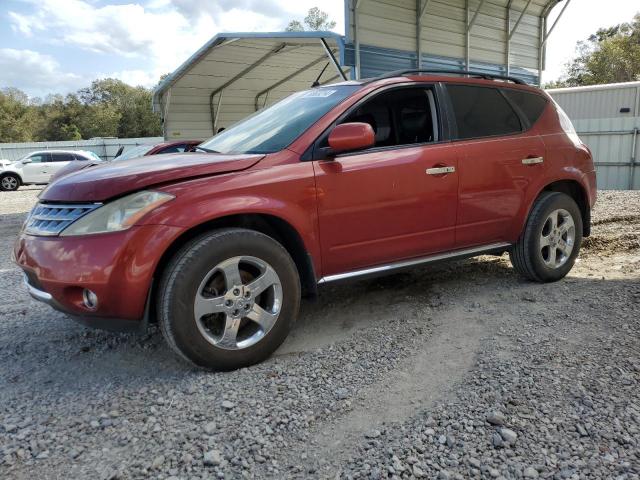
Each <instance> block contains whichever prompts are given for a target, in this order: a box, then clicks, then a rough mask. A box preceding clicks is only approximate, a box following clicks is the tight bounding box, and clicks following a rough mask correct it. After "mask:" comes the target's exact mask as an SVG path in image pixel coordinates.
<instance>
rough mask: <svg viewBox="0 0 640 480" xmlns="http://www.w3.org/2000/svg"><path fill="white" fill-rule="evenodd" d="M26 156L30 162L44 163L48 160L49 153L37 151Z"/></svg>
mask: <svg viewBox="0 0 640 480" xmlns="http://www.w3.org/2000/svg"><path fill="white" fill-rule="evenodd" d="M27 158H28V159H29V160H31V163H44V162H48V161H49V154H47V153H37V154H35V155H30V156H28V157H27Z"/></svg>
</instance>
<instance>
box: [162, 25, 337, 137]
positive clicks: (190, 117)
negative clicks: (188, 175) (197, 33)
mask: <svg viewBox="0 0 640 480" xmlns="http://www.w3.org/2000/svg"><path fill="white" fill-rule="evenodd" d="M339 65H344V42H343V37H342V36H341V35H338V34H336V33H332V32H282V33H224V34H220V35H216V36H215V37H213V38H212V39H211V40H210V41H209V42H208V43H207V44H206V45H204V46H203V47H202V48H201V49H200V50H198V51H197V52H196V53H195V54H194V55H193V56H192V57H191V58H190V59H189V60H187V61H186V62H185V63H184V64H183V65H182V66H180V67H179V68H178V69H177V70H176V71H175V72H173V73H172V74H171V75H169V76H168V77H167V78H165V79H164V81H163V82H161V83H160V85H159V86H158V87H157V88H156V91H155V92H154V97H153V106H154V110H155V111H157V112H160V113H161V115H162V117H163V125H164V135H165V138H167V139H175V138H187V137H188V138H196V139H197V138H207V137H210V136H212V135H213V134H214V133H215V132H217V131H218V130H219V129H220V128H226V127H228V126H229V125H232V124H233V123H235V122H237V121H238V120H241V119H242V118H244V117H246V116H247V115H249V114H251V113H253V112H255V111H256V110H259V109H260V108H262V107H263V106H265V105H267V104H271V103H273V102H275V101H277V100H280V99H282V98H284V97H286V96H288V95H290V94H291V93H294V92H297V91H300V90H303V89H306V88H309V87H311V85H312V83H313V82H314V81H315V80H316V79H319V83H320V84H324V83H330V82H334V81H340V80H343V79H346V78H347V75H349V69H348V68H344V69H343V68H341V67H340V66H339Z"/></svg>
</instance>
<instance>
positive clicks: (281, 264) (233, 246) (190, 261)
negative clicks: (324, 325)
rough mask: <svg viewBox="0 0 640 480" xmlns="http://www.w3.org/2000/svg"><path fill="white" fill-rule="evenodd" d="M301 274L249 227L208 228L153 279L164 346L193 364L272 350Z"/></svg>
mask: <svg viewBox="0 0 640 480" xmlns="http://www.w3.org/2000/svg"><path fill="white" fill-rule="evenodd" d="M299 305H300V280H299V278H298V272H297V270H296V267H295V264H294V262H293V260H292V259H291V256H290V255H289V254H288V252H287V251H286V250H285V249H284V247H282V245H280V244H279V243H278V242H276V241H275V240H273V239H272V238H270V237H268V236H266V235H263V234H261V233H258V232H255V231H252V230H243V229H233V230H222V231H215V232H210V233H207V234H205V235H203V236H201V237H199V238H196V239H195V240H194V241H192V242H190V243H189V244H187V245H186V246H185V247H183V248H182V250H181V251H180V252H178V254H176V256H175V257H174V258H173V260H172V261H171V263H170V265H169V266H168V268H167V271H166V273H165V274H164V276H163V279H162V282H161V284H160V291H159V302H158V312H159V321H160V326H161V329H162V332H163V334H164V336H165V338H166V339H167V342H168V343H169V345H170V346H171V347H172V348H173V349H174V350H175V351H176V352H177V353H179V354H180V355H181V356H182V357H184V358H186V359H187V360H189V361H191V362H192V363H194V364H196V365H199V366H202V367H206V368H211V369H215V370H233V369H236V368H241V367H246V366H249V365H252V364H255V363H258V362H260V361H262V360H264V359H265V358H267V357H268V356H269V355H270V354H271V353H273V352H274V351H275V350H276V349H277V348H278V347H279V346H280V344H281V343H282V342H283V341H284V339H285V338H286V336H287V334H288V333H289V330H290V329H291V326H292V325H293V323H294V321H295V319H296V316H297V314H298V309H299Z"/></svg>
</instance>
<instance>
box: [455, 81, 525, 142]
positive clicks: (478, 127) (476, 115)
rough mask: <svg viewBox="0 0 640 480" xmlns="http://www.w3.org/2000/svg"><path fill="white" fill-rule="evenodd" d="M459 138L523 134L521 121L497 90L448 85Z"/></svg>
mask: <svg viewBox="0 0 640 480" xmlns="http://www.w3.org/2000/svg"><path fill="white" fill-rule="evenodd" d="M447 89H448V90H449V95H450V97H451V102H452V104H453V110H454V115H455V118H456V123H457V125H458V138H460V139H465V138H480V137H493V136H497V135H508V134H511V133H517V132H520V131H522V126H521V125H520V119H519V118H518V115H517V114H516V112H515V111H514V110H513V108H511V106H510V105H509V103H508V102H507V100H506V99H505V98H504V97H503V96H502V94H501V93H500V92H499V91H498V89H496V88H486V87H472V86H467V85H448V86H447Z"/></svg>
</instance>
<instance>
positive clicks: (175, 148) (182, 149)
mask: <svg viewBox="0 0 640 480" xmlns="http://www.w3.org/2000/svg"><path fill="white" fill-rule="evenodd" d="M186 150H187V146H186V145H184V144H180V145H173V146H171V147H167V148H165V149H164V150H162V151H161V152H159V153H184V152H185V151H186Z"/></svg>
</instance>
